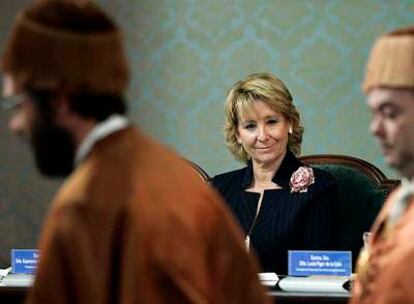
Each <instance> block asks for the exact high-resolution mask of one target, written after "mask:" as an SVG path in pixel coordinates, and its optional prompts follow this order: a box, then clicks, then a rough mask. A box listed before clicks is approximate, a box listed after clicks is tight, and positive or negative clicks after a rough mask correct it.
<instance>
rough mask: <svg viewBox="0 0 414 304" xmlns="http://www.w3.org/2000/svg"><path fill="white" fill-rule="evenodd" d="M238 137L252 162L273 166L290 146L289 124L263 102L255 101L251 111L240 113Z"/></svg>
mask: <svg viewBox="0 0 414 304" xmlns="http://www.w3.org/2000/svg"><path fill="white" fill-rule="evenodd" d="M238 122H239V123H238V126H237V132H236V137H237V140H238V142H239V143H240V144H241V145H242V146H243V148H244V150H245V151H246V152H247V154H248V155H249V156H250V157H251V159H252V161H253V162H255V163H257V164H260V165H270V166H271V165H272V164H274V163H275V162H277V161H278V160H280V158H283V157H284V155H285V153H286V149H287V144H288V131H289V123H288V122H287V120H286V119H285V117H284V116H283V115H282V114H281V113H279V112H277V111H275V110H273V109H272V108H271V107H270V106H269V105H268V104H267V103H265V102H263V101H255V102H254V103H253V105H252V107H251V110H250V111H245V112H244V113H238Z"/></svg>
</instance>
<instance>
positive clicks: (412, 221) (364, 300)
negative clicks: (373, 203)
mask: <svg viewBox="0 0 414 304" xmlns="http://www.w3.org/2000/svg"><path fill="white" fill-rule="evenodd" d="M397 190H398V189H397ZM397 190H396V191H397ZM396 191H395V192H394V193H393V194H392V195H391V196H390V197H389V198H388V200H387V202H386V204H385V206H384V207H383V209H382V210H381V212H380V214H379V215H378V217H377V219H376V221H375V223H374V225H373V227H372V231H371V232H372V234H371V242H370V246H369V248H370V250H369V252H370V255H369V260H368V264H367V267H366V268H367V270H366V271H364V272H363V273H360V274H359V275H358V278H357V280H356V282H355V284H354V290H353V295H352V299H351V301H350V302H351V304H368V303H369V304H371V303H375V304H409V303H414V201H413V200H412V199H411V203H410V204H409V205H408V208H407V209H406V211H405V212H404V213H403V214H402V215H401V217H400V218H399V219H398V220H397V222H396V223H395V224H394V225H393V226H392V228H387V219H388V216H389V214H390V211H391V208H392V206H393V204H394V203H395V197H396V195H395V193H396Z"/></svg>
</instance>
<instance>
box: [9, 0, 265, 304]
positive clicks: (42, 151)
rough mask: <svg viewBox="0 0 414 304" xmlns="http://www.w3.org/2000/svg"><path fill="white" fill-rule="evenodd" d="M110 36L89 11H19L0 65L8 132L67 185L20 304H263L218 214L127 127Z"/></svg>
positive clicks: (198, 187) (81, 7)
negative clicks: (25, 300)
mask: <svg viewBox="0 0 414 304" xmlns="http://www.w3.org/2000/svg"><path fill="white" fill-rule="evenodd" d="M127 65H128V63H127V61H126V58H125V54H124V50H123V47H122V38H121V33H120V32H119V30H118V28H117V27H116V25H115V24H114V23H113V22H112V20H111V19H110V18H109V17H108V16H107V15H106V14H105V13H104V12H102V11H101V10H100V9H99V8H97V7H96V6H95V5H94V4H93V3H92V2H88V1H79V3H77V2H76V1H63V0H61V1H39V2H37V3H36V4H34V5H32V6H30V7H28V8H26V9H24V10H23V11H22V12H20V13H19V14H18V15H17V17H16V20H15V23H14V27H13V30H12V32H11V35H10V38H9V40H8V41H7V44H6V49H5V53H4V55H3V57H2V71H3V72H4V94H5V95H6V96H9V97H10V98H12V99H10V100H9V103H8V104H9V107H11V108H14V112H13V114H12V116H11V119H10V122H9V126H10V129H11V130H12V131H13V132H15V133H17V134H19V135H22V136H23V137H25V138H26V139H27V140H28V141H29V143H30V146H31V147H32V148H33V153H34V156H35V159H36V163H37V166H38V168H39V169H40V171H41V172H42V173H44V174H46V175H48V176H65V177H67V179H66V181H65V182H64V184H63V186H62V188H61V189H60V190H59V191H58V193H57V194H56V197H55V199H54V201H53V204H52V206H51V209H50V213H49V215H48V216H47V220H46V223H45V226H44V229H43V233H42V235H41V240H40V244H39V249H40V251H41V261H40V265H39V268H38V272H37V275H36V280H35V284H34V287H33V288H32V289H31V292H30V295H29V302H30V303H42V304H44V303H71V304H74V303H88V304H89V303H95V304H100V303H102V304H103V303H105V304H109V303H263V302H264V301H265V298H264V293H263V290H262V287H261V286H260V284H259V283H258V280H257V276H256V272H257V268H256V265H255V261H254V260H252V259H250V258H249V256H248V254H247V253H246V250H245V249H244V247H243V240H242V238H241V232H240V230H239V229H238V227H237V226H236V225H235V223H234V222H233V220H232V218H231V216H230V215H229V212H228V211H227V209H226V208H225V207H224V204H223V203H222V202H221V201H220V199H219V198H218V197H217V196H216V194H215V193H214V192H213V191H211V190H210V189H209V188H208V186H207V185H206V184H204V183H202V182H201V180H200V178H199V177H198V176H196V175H195V174H194V173H193V171H192V170H191V169H189V168H188V166H187V165H186V164H185V163H184V162H183V161H182V160H180V158H179V157H177V156H176V155H175V154H174V153H172V152H170V151H168V150H167V149H166V148H165V147H163V146H162V145H160V144H158V143H157V142H155V141H154V140H152V139H150V138H148V137H146V136H145V135H143V134H142V133H141V132H140V131H139V130H137V129H136V128H134V127H132V126H130V124H129V122H128V120H127V118H126V117H125V112H126V105H125V103H124V100H123V97H122V95H123V93H124V91H125V89H126V87H127V84H128V78H129V76H128V68H127Z"/></svg>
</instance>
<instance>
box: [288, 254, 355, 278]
mask: <svg viewBox="0 0 414 304" xmlns="http://www.w3.org/2000/svg"><path fill="white" fill-rule="evenodd" d="M351 272H352V253H351V251H305V250H289V251H288V274H289V275H290V276H312V275H331V276H347V277H349V276H351Z"/></svg>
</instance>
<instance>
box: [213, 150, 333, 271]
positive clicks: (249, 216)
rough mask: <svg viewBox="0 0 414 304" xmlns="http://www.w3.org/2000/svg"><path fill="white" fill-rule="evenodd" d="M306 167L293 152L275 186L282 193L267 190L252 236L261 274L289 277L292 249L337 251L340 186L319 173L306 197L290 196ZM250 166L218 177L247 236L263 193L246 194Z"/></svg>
mask: <svg viewBox="0 0 414 304" xmlns="http://www.w3.org/2000/svg"><path fill="white" fill-rule="evenodd" d="M302 165H303V164H302V163H300V162H299V161H298V159H297V158H296V157H295V156H294V155H293V154H292V153H291V152H289V151H288V153H287V154H286V156H285V158H284V160H283V162H282V164H281V166H280V168H279V170H278V171H277V173H276V174H275V176H274V177H273V182H275V183H277V184H278V185H280V186H282V187H283V188H282V189H272V190H265V192H264V197H263V203H262V209H261V211H260V214H259V217H258V219H257V221H256V224H255V227H254V229H253V231H252V235H251V248H252V249H253V250H254V251H255V253H256V254H257V256H258V258H259V261H260V263H261V266H262V271H266V272H276V273H278V274H287V251H288V250H293V249H295V250H329V249H336V248H337V245H336V241H335V232H336V231H337V228H336V223H337V222H338V220H337V218H338V214H337V208H336V206H337V197H338V196H337V187H336V182H335V180H334V179H333V177H332V176H331V175H330V174H329V173H327V172H326V171H323V170H320V169H316V168H314V173H315V184H313V185H311V186H309V188H308V191H307V192H306V193H291V192H290V188H289V180H290V177H291V175H292V173H293V172H294V171H295V170H296V169H297V168H299V167H300V166H302ZM252 177H253V171H252V164H251V162H250V163H248V166H247V167H245V168H243V169H240V170H236V171H231V172H228V173H224V174H221V175H217V176H215V177H214V178H213V181H212V184H213V186H214V187H215V188H216V189H217V190H218V191H219V192H220V193H221V195H222V196H223V197H224V199H225V200H226V202H227V204H228V205H229V207H230V208H231V210H232V211H233V213H234V215H235V216H236V218H237V219H238V221H239V223H240V225H241V227H242V228H243V230H244V232H245V233H247V231H248V230H249V228H250V226H251V224H252V221H253V218H254V214H255V212H256V208H257V202H258V200H259V194H258V193H252V192H246V191H244V189H246V188H247V187H248V186H249V185H250V184H251V182H252Z"/></svg>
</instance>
